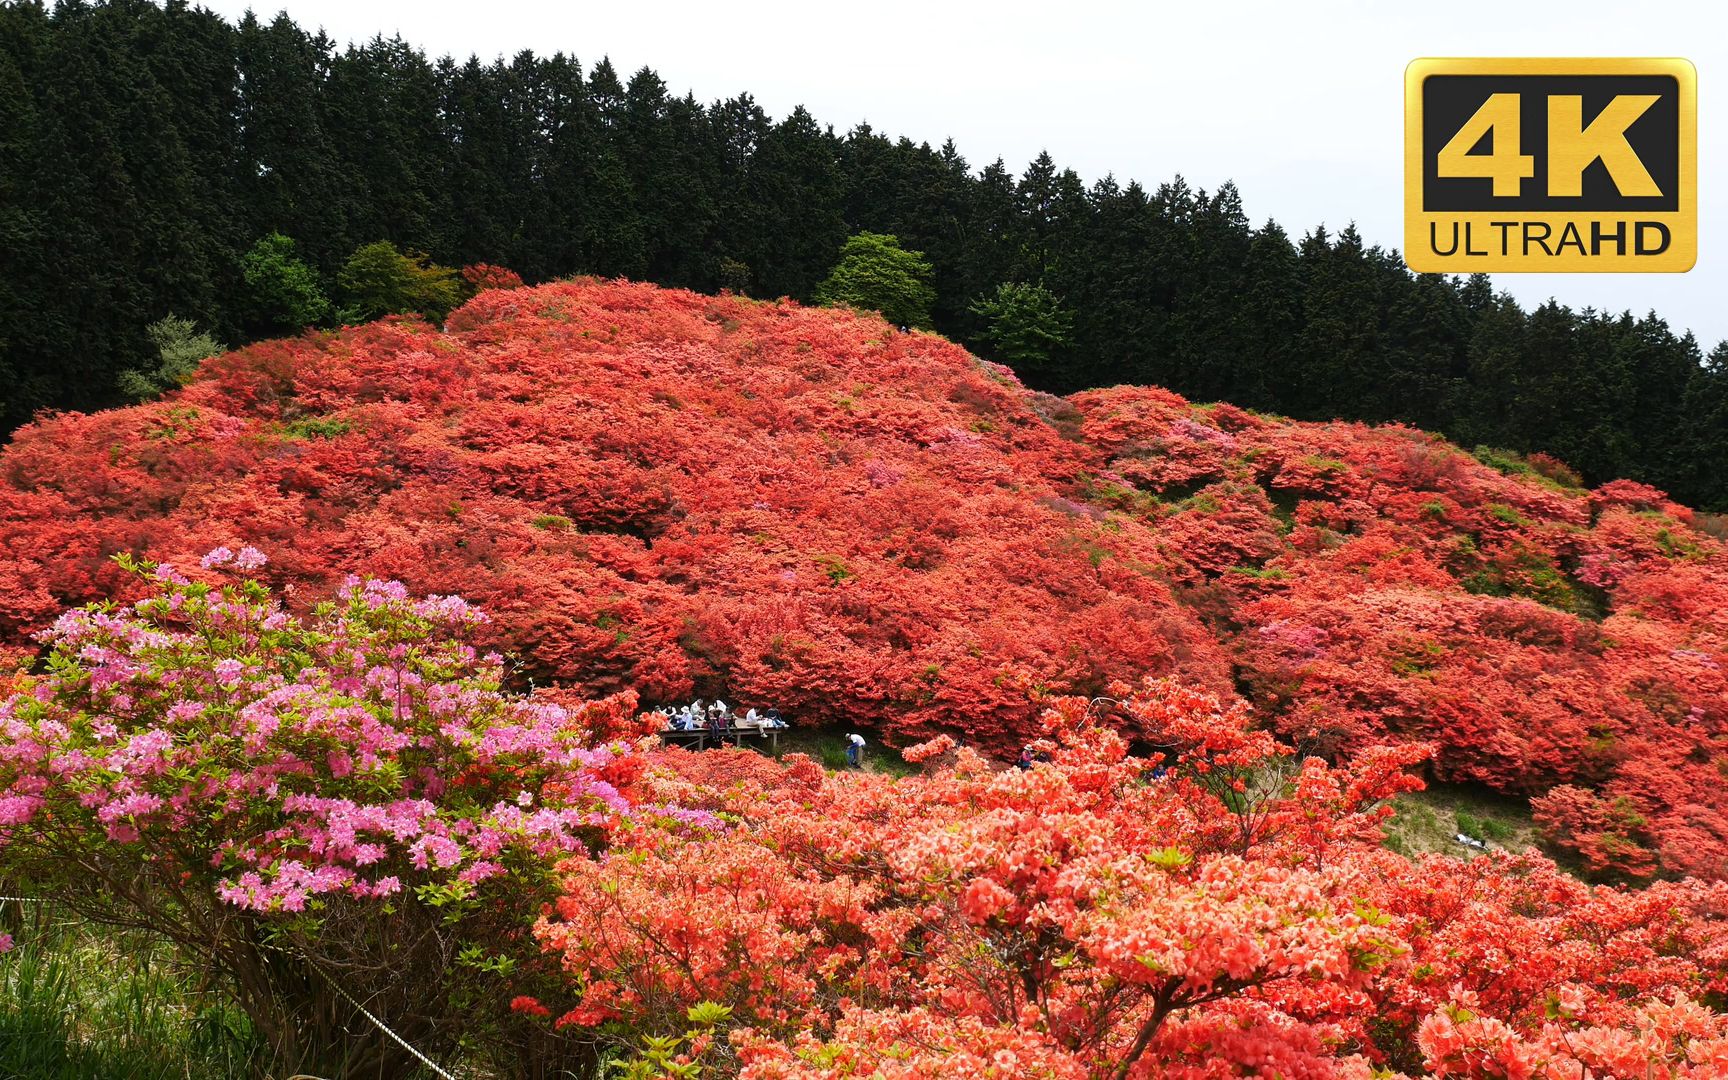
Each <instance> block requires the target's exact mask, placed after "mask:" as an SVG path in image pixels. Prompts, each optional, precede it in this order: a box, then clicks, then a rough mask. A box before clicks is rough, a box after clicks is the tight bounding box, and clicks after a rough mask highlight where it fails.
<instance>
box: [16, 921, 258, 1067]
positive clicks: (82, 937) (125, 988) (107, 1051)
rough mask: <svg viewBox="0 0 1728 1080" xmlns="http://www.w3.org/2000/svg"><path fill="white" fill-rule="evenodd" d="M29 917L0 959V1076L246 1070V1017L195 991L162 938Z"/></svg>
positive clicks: (249, 1041) (249, 1050)
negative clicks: (11, 949)
mask: <svg viewBox="0 0 1728 1080" xmlns="http://www.w3.org/2000/svg"><path fill="white" fill-rule="evenodd" d="M12 910H14V909H9V910H8V911H7V912H5V914H7V915H10V914H11V913H12ZM31 914H32V918H29V919H27V920H25V924H24V925H23V926H15V924H14V926H15V932H16V934H17V938H18V943H17V947H16V948H15V949H14V950H13V951H12V952H10V953H8V954H6V955H5V956H4V957H0V1077H3V1078H6V1080H12V1078H18V1080H24V1078H30V1080H96V1078H108V1077H127V1078H129V1080H193V1078H197V1080H223V1078H226V1077H234V1078H237V1080H238V1078H240V1077H245V1076H246V1075H247V1063H248V1061H249V1060H250V1058H251V1057H252V1054H253V1051H254V1049H255V1043H254V1040H253V1038H252V1036H251V1027H250V1025H249V1024H248V1023H247V1021H246V1019H245V1017H244V1016H243V1015H241V1014H240V1012H239V1011H238V1010H236V1009H235V1008H233V1006H231V1005H229V1004H227V1003H225V1002H224V1001H223V999H222V998H221V996H220V995H218V994H215V993H210V992H205V991H203V990H201V989H200V988H199V986H198V985H197V982H196V980H195V979H194V978H193V977H192V976H191V975H190V973H187V972H185V971H183V970H180V969H179V968H178V966H177V965H176V964H175V962H174V959H173V955H172V953H171V952H170V950H169V949H168V948H167V947H166V946H165V945H163V944H162V943H160V942H155V941H151V940H150V939H148V938H144V937H142V936H140V935H136V934H132V933H123V932H116V931H109V930H105V929H102V928H99V927H94V926H90V925H88V924H84V923H78V922H73V923H69V924H64V925H57V924H56V923H55V922H54V920H53V919H52V918H51V917H50V915H49V913H36V912H32V913H31Z"/></svg>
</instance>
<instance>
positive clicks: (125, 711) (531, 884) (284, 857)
mask: <svg viewBox="0 0 1728 1080" xmlns="http://www.w3.org/2000/svg"><path fill="white" fill-rule="evenodd" d="M120 561H121V564H122V566H123V567H125V568H126V569H127V570H128V571H129V572H130V573H133V574H135V575H137V577H138V578H139V580H140V583H141V589H140V591H141V592H142V594H143V595H142V596H141V597H140V598H139V599H138V600H136V601H135V602H133V603H130V604H127V605H124V606H121V605H115V604H101V605H96V606H94V607H91V608H86V609H80V610H75V611H71V612H68V613H67V614H65V615H64V616H62V617H61V618H60V619H59V621H58V622H56V623H55V624H54V626H53V627H52V629H50V630H49V631H48V632H47V633H46V634H45V635H44V639H45V640H46V642H47V643H48V644H49V645H50V648H51V652H50V654H49V656H48V659H47V663H46V673H45V674H43V675H40V676H33V677H27V678H26V679H25V680H24V682H23V684H22V686H21V687H20V689H19V691H18V692H17V693H16V694H14V695H13V696H12V697H10V698H9V699H8V700H6V701H5V702H4V703H3V704H0V874H3V875H4V876H5V877H6V878H7V879H10V880H22V881H28V882H30V883H31V884H32V885H33V886H34V887H36V888H39V889H42V890H44V891H45V892H46V893H47V894H48V895H50V896H52V897H53V898H54V899H55V900H56V902H59V903H64V904H66V905H68V906H71V907H72V908H74V909H76V910H78V911H80V912H83V913H84V914H86V915H87V916H88V917H90V918H92V919H95V920H97V921H103V922H109V923H115V924H125V925H137V926H143V927H146V928H149V929H151V930H155V931H157V932H160V933H162V934H163V935H165V936H167V937H168V938H170V939H172V940H173V941H175V942H176V943H177V944H178V945H179V946H180V947H181V948H183V949H184V950H186V951H187V952H188V953H189V954H190V955H192V956H194V957H196V958H197V959H198V960H199V961H201V962H203V963H207V964H209V965H210V966H211V967H212V968H214V969H215V970H217V971H219V972H221V973H222V974H223V975H224V976H226V977H227V978H228V979H229V980H231V983H232V986H233V989H234V991H235V992H236V994H237V995H238V997H239V999H240V1001H241V1002H242V1003H243V1004H244V1005H245V1007H246V1008H247V1010H248V1012H249V1014H250V1015H251V1016H252V1017H253V1020H254V1022H255V1024H256V1025H257V1027H258V1028H259V1030H260V1031H261V1032H262V1033H263V1034H264V1036H265V1037H266V1039H267V1040H268V1041H269V1042H270V1044H271V1048H272V1050H273V1051H274V1052H275V1053H276V1054H277V1056H278V1059H279V1062H280V1063H281V1066H282V1067H284V1068H287V1069H288V1071H290V1072H292V1071H298V1070H299V1069H301V1068H303V1067H305V1066H307V1065H310V1064H313V1063H316V1062H320V1061H324V1062H329V1061H331V1060H334V1061H338V1062H340V1063H341V1067H342V1068H345V1069H347V1070H348V1072H349V1074H350V1075H355V1074H358V1073H360V1072H364V1070H366V1069H368V1068H370V1069H373V1070H374V1071H376V1070H379V1069H382V1070H383V1071H386V1072H388V1071H390V1070H391V1069H392V1068H395V1067H399V1066H400V1063H401V1062H400V1054H401V1051H400V1049H399V1048H398V1047H396V1045H395V1044H394V1043H392V1042H390V1041H388V1040H386V1039H383V1038H382V1037H381V1036H379V1034H378V1033H377V1032H376V1031H375V1030H374V1029H372V1028H371V1027H370V1025H369V1024H367V1023H365V1022H364V1021H362V1020H361V1019H360V1018H359V1017H358V1016H356V1015H355V1013H354V1011H353V1008H352V1006H351V1004H349V1003H348V999H347V998H344V997H343V996H342V993H343V992H345V993H346V994H348V995H351V997H352V998H353V999H357V1000H362V1001H366V1002H368V1003H369V1006H368V1007H369V1008H371V1009H372V1010H373V1011H374V1012H377V1013H381V1014H384V1015H388V1016H390V1017H391V1018H392V1020H393V1021H395V1022H397V1023H398V1024H399V1025H400V1026H399V1027H398V1030H399V1031H402V1032H403V1034H404V1035H406V1036H408V1037H410V1039H411V1040H413V1041H416V1042H419V1043H420V1044H421V1045H422V1046H425V1047H430V1048H432V1049H438V1048H440V1047H448V1046H449V1045H452V1043H451V1040H452V1039H453V1037H454V1036H455V1034H456V1033H457V1032H458V1031H459V1030H461V1027H458V1026H455V1025H454V1024H453V1021H454V1020H455V1018H456V1017H457V1016H459V1015H464V1014H466V1013H468V1012H469V1011H470V1010H472V1008H473V1007H474V1002H473V998H474V995H475V994H476V993H477V992H481V991H483V990H484V988H485V987H487V986H488V985H490V981H491V980H493V979H495V978H496V975H497V974H498V973H501V972H505V971H509V970H512V969H513V967H514V965H516V964H517V962H518V960H519V959H520V955H525V953H524V951H523V950H521V949H520V948H519V947H518V946H517V944H516V942H517V941H518V939H520V938H521V936H522V931H523V930H524V929H525V927H526V924H527V920H528V919H531V917H532V913H533V911H534V905H535V903H536V898H537V897H539V896H540V895H541V894H542V893H544V892H545V889H546V886H547V884H548V882H549V871H548V868H549V865H550V863H549V860H550V859H551V858H553V857H556V856H560V855H566V854H570V853H573V852H578V851H587V850H589V848H590V847H594V846H599V845H601V844H603V843H604V841H605V839H606V838H607V837H608V835H610V834H611V832H612V831H613V830H614V829H616V828H617V827H618V825H619V823H620V822H623V821H626V820H628V819H630V818H631V817H632V815H635V814H639V813H643V812H648V813H653V812H652V811H640V810H633V809H632V807H631V806H630V804H629V802H628V800H627V799H626V797H625V796H624V794H623V793H621V792H620V791H619V790H618V787H617V785H616V784H615V783H614V781H615V780H618V779H620V778H623V777H627V776H629V775H630V773H631V769H632V762H631V756H632V753H633V752H632V751H631V750H629V749H628V748H627V747H625V746H624V745H622V744H618V745H613V746H598V747H591V746H589V745H587V742H588V733H589V732H590V731H591V730H592V729H594V728H596V727H605V726H607V725H609V724H612V723H614V722H615V721H616V718H617V716H618V715H619V714H628V713H630V712H632V711H633V706H634V701H633V699H631V698H630V697H629V696H628V695H626V696H621V697H618V698H614V699H610V700H606V701H600V702H595V703H592V704H589V705H584V706H581V707H578V708H576V709H567V708H564V707H560V706H556V705H550V704H545V703H539V702H535V701H531V700H523V699H520V698H513V697H510V696H507V695H506V694H504V693H503V692H502V691H501V689H500V680H501V675H502V669H501V664H500V661H499V658H498V657H496V656H490V655H489V656H481V655H480V654H479V653H478V652H477V651H476V650H475V648H474V647H473V646H472V645H471V644H469V643H468V642H467V640H466V639H467V638H468V637H469V636H470V635H471V634H472V632H473V631H474V629H475V628H476V627H478V626H480V625H481V624H482V623H483V620H484V616H483V615H482V614H481V613H480V612H478V611H476V610H475V609H473V608H471V607H469V606H468V605H467V604H466V603H464V602H463V601H462V600H460V599H458V598H456V597H453V596H432V597H425V598H415V597H411V596H410V595H409V594H408V592H407V591H406V590H405V589H404V588H403V587H402V586H400V585H398V584H396V583H394V582H380V581H372V580H366V581H361V580H357V579H356V580H350V581H349V582H348V583H347V584H345V585H344V586H343V587H342V588H341V589H340V591H339V593H338V596H337V598H336V599H335V600H332V601H326V602H323V603H320V604H318V605H316V606H315V607H313V608H312V610H311V611H310V613H309V614H308V615H307V616H306V617H304V618H301V617H297V616H295V615H292V614H290V613H289V612H288V611H286V610H285V609H284V608H283V607H282V606H281V604H280V602H279V601H278V599H277V598H276V597H274V596H273V595H271V593H270V592H269V590H268V589H267V588H266V587H265V586H264V585H263V584H262V583H261V582H259V581H258V580H256V579H255V578H254V577H251V576H246V575H252V574H255V573H257V572H259V571H260V570H261V569H262V568H263V565H264V562H265V559H264V556H263V555H262V554H261V553H259V552H258V551H256V550H255V549H253V548H250V547H246V548H242V549H241V550H240V551H239V552H238V553H234V552H231V551H230V550H229V549H227V548H226V547H221V548H217V549H216V550H215V551H212V552H210V553H209V554H208V555H207V556H205V557H204V558H203V560H202V563H201V565H200V566H198V567H197V568H195V569H189V570H188V571H186V572H185V573H182V572H181V571H180V570H178V569H176V568H175V567H173V566H169V565H161V566H155V567H151V566H149V565H148V564H137V563H133V562H131V561H130V560H128V559H125V558H122V559H121V560H120ZM233 573H237V574H238V575H241V576H238V577H235V578H230V577H229V575H230V574H233ZM191 574H197V575H199V577H200V578H201V579H202V580H192V578H191V577H190V576H189V575H191ZM666 813H668V814H673V815H676V814H678V813H679V812H676V811H667V812H666ZM684 816H686V817H687V816H689V815H684ZM698 817H700V815H698ZM547 895H548V896H549V895H550V894H547ZM519 954H520V955H519ZM477 980H478V981H477ZM338 986H340V987H341V991H338V990H337V987H338ZM471 1023H472V1017H471V1016H469V1017H466V1018H465V1020H464V1022H463V1025H462V1026H464V1027H465V1026H468V1025H470V1024H471Z"/></svg>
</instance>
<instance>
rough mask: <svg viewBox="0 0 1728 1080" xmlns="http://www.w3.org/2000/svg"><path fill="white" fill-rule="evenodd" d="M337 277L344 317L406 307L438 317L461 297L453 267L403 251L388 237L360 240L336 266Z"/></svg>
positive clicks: (373, 315)
mask: <svg viewBox="0 0 1728 1080" xmlns="http://www.w3.org/2000/svg"><path fill="white" fill-rule="evenodd" d="M337 282H338V283H339V284H340V285H341V286H342V292H343V295H344V296H345V297H346V298H347V300H348V307H347V308H345V309H344V310H343V319H344V321H348V320H349V317H350V316H352V318H353V319H354V320H364V319H376V318H379V317H380V316H383V315H400V314H404V313H406V312H410V311H413V312H419V313H420V314H422V315H424V316H426V317H427V318H429V319H434V320H439V321H442V320H443V318H444V316H446V315H448V314H449V313H450V309H451V308H454V307H455V306H456V305H457V304H459V303H461V302H462V283H461V278H460V277H459V275H458V274H457V272H456V271H455V270H452V269H451V268H449V267H448V266H439V265H438V264H437V263H435V262H432V261H431V260H430V259H429V258H427V257H426V256H425V255H422V254H419V253H417V252H416V253H411V254H407V255H404V254H403V253H402V252H400V251H398V250H396V245H394V244H392V243H390V242H389V241H388V240H379V241H377V242H375V243H371V244H365V245H362V246H361V247H360V249H359V250H357V251H355V252H354V254H353V255H352V256H350V257H349V259H348V262H347V263H346V264H345V265H344V266H343V267H342V272H341V274H340V275H338V277H337Z"/></svg>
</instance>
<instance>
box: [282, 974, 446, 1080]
mask: <svg viewBox="0 0 1728 1080" xmlns="http://www.w3.org/2000/svg"><path fill="white" fill-rule="evenodd" d="M306 965H307V966H308V967H310V968H311V969H312V970H313V971H316V972H317V973H318V974H319V976H320V977H322V978H323V980H324V981H325V982H327V983H329V984H330V986H331V988H332V989H334V990H335V991H336V992H337V993H338V994H341V995H342V996H343V997H344V998H346V999H347V1001H348V1004H350V1005H352V1006H354V1007H355V1008H356V1009H358V1010H360V1015H361V1016H364V1017H365V1018H366V1019H368V1020H370V1021H372V1026H373V1027H376V1028H377V1029H378V1030H379V1031H382V1032H383V1033H384V1034H386V1035H388V1036H390V1038H391V1039H392V1040H394V1041H395V1043H396V1045H397V1046H400V1047H401V1048H402V1049H404V1050H406V1051H408V1052H409V1053H410V1054H413V1055H414V1058H415V1060H416V1061H418V1062H420V1064H422V1065H424V1066H426V1067H427V1068H428V1069H431V1070H432V1071H433V1072H435V1073H437V1074H438V1075H439V1076H440V1077H442V1078H443V1080H456V1078H455V1077H454V1076H452V1075H450V1074H449V1073H447V1072H445V1071H444V1070H443V1069H441V1068H439V1066H438V1063H437V1062H435V1061H433V1060H432V1059H431V1058H429V1057H427V1056H426V1055H425V1054H422V1053H421V1052H420V1051H418V1050H416V1049H414V1047H413V1046H412V1045H411V1044H410V1043H409V1042H408V1040H407V1039H404V1038H403V1037H402V1036H400V1035H398V1034H396V1033H395V1032H394V1031H391V1030H390V1027H389V1025H388V1024H386V1023H384V1021H382V1020H380V1019H378V1018H377V1017H376V1016H373V1015H372V1013H371V1012H370V1011H368V1010H367V1008H366V1006H364V1005H362V1004H360V1002H359V1001H357V1000H355V998H354V995H353V994H350V993H349V992H348V991H347V990H346V989H345V988H344V987H343V986H342V984H341V983H339V982H337V981H336V980H335V979H333V978H331V977H330V976H329V975H328V974H326V973H325V971H324V969H323V968H321V967H319V966H318V965H317V964H314V963H312V961H310V960H307V961H306Z"/></svg>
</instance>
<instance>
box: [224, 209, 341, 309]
mask: <svg viewBox="0 0 1728 1080" xmlns="http://www.w3.org/2000/svg"><path fill="white" fill-rule="evenodd" d="M240 268H241V273H242V275H243V276H244V278H245V280H246V292H247V299H248V300H249V301H250V307H251V313H250V319H251V320H252V321H253V322H254V323H255V324H256V325H258V326H260V327H263V328H266V329H270V330H298V329H300V328H302V327H306V326H311V325H313V324H315V323H320V322H323V321H324V320H325V319H326V318H328V317H329V315H330V298H329V297H327V296H325V295H324V287H323V285H322V284H321V283H320V282H319V280H318V272H317V271H316V270H314V269H312V267H310V266H309V265H307V264H306V262H305V261H304V260H302V259H301V258H300V257H299V256H298V255H297V254H296V252H295V247H294V241H293V240H291V239H289V238H288V237H286V236H283V235H282V234H281V233H271V234H270V235H269V236H266V237H264V238H263V239H261V240H259V241H258V242H257V243H256V244H253V245H252V249H251V250H250V251H248V252H247V253H246V254H244V255H242V256H241V257H240Z"/></svg>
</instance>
